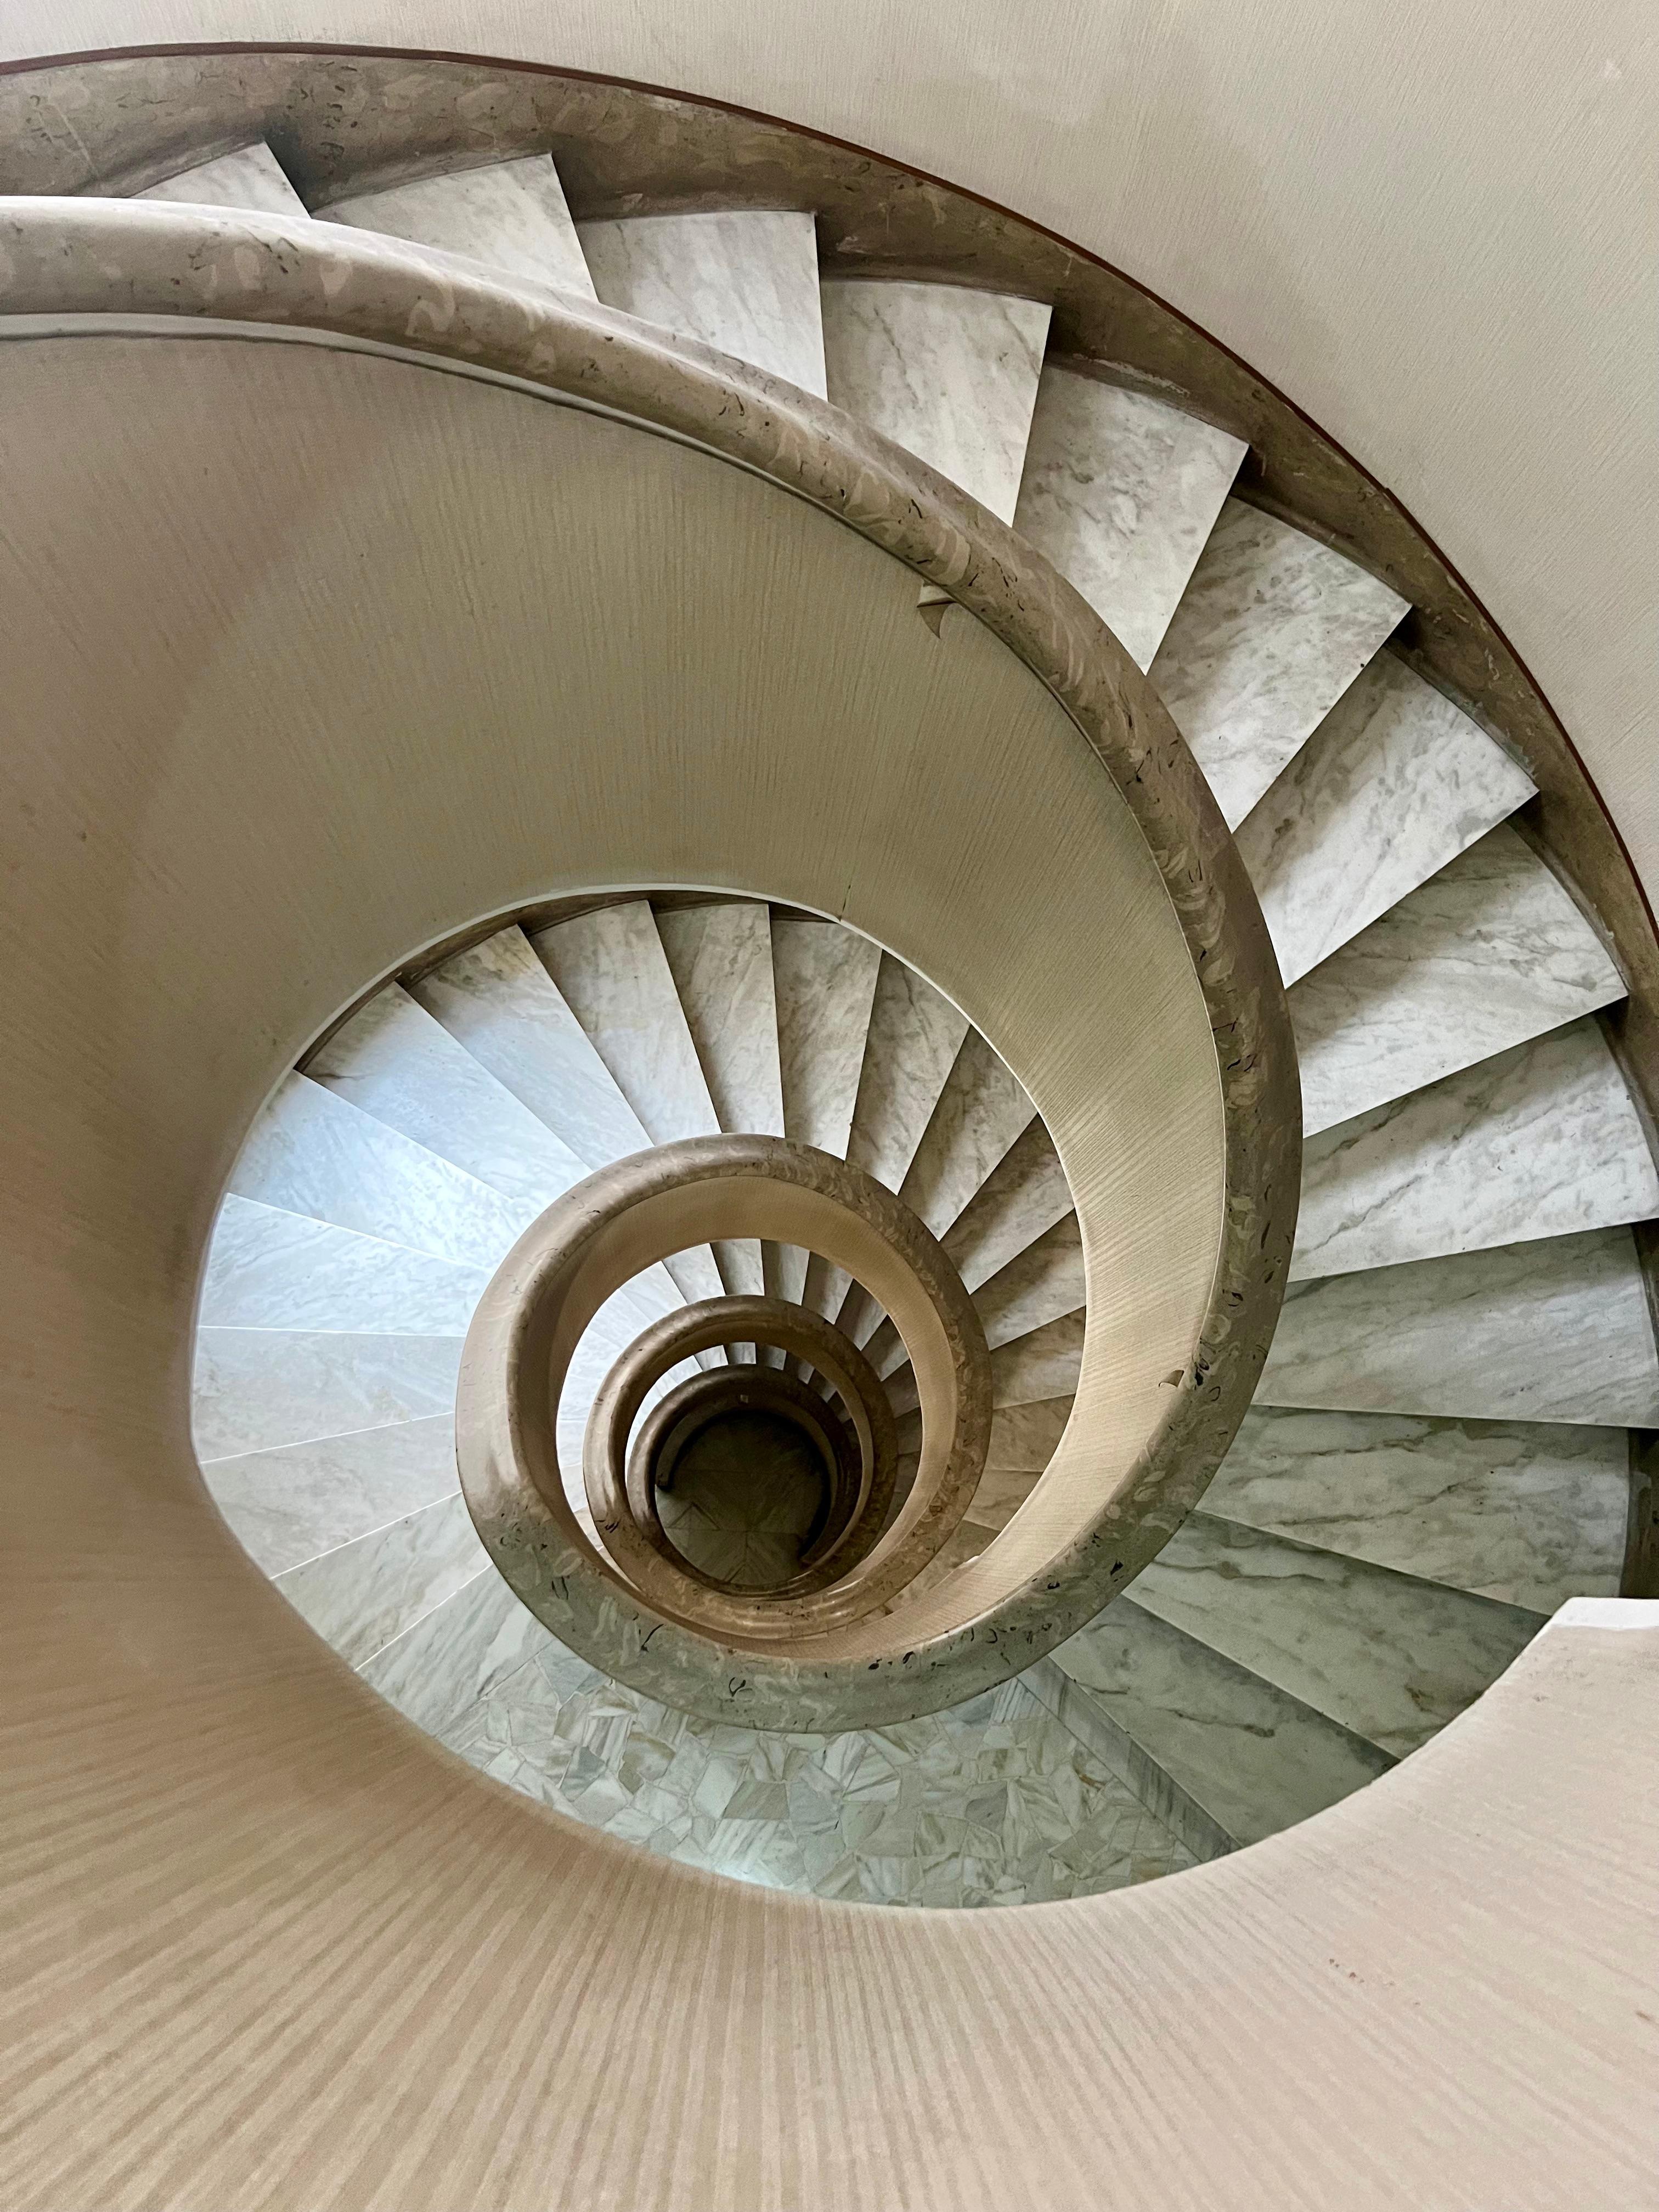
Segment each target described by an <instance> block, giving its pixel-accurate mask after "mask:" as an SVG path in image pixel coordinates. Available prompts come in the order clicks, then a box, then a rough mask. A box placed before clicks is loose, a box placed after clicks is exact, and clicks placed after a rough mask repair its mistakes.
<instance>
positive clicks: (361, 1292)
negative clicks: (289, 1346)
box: [197, 1193, 489, 1336]
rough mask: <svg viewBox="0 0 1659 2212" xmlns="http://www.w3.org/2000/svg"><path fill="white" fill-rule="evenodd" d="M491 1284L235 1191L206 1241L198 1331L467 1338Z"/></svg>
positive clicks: (479, 1271) (467, 1270)
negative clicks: (200, 1328) (318, 1331)
mask: <svg viewBox="0 0 1659 2212" xmlns="http://www.w3.org/2000/svg"><path fill="white" fill-rule="evenodd" d="M488 1284H489V1274H488V1273H486V1271H485V1270H484V1269H483V1268H482V1267H457V1266H456V1264H455V1263H454V1261H451V1260H439V1259H435V1257H434V1256H433V1255H432V1254H431V1253H429V1252H411V1251H410V1249H409V1248H408V1246H407V1245H404V1244H389V1243H386V1242H385V1241H384V1240H383V1239H381V1238H380V1237H364V1236H362V1235H360V1234H359V1233H358V1231H356V1230H355V1229H337V1228H335V1227H334V1226H333V1225H332V1224H331V1223H329V1222H326V1221H315V1220H313V1218H311V1216H310V1215H308V1214H303V1213H289V1212H285V1211H284V1210H283V1208H281V1207H278V1206H262V1205H260V1204H259V1203H258V1200H254V1199H247V1198H238V1197H236V1196H235V1195H234V1193H233V1194H232V1195H231V1196H229V1197H228V1198H227V1199H226V1200H225V1201H224V1204H223V1205H222V1206H221V1207H220V1209H219V1218H218V1219H217V1221H216V1223H215V1224H214V1227H213V1239H212V1242H211V1243H210V1245H209V1247H208V1260H207V1269H206V1273H205V1275H204V1280H203V1285H202V1303H201V1310H200V1312H199V1313H198V1315H197V1319H198V1320H199V1321H200V1322H201V1323H202V1325H203V1326H204V1328H215V1327H217V1328H282V1329H313V1330H315V1329H339V1330H344V1331H346V1332H348V1333H356V1334H374V1333H380V1334H391V1335H402V1336H465V1334H466V1330H467V1326H468V1324H469V1322H471V1319H472V1315H473V1310H474V1309H475V1308H476V1306H477V1303H478V1300H479V1299H480V1298H481V1297H483V1293H484V1291H485V1288H486V1286H487V1285H488Z"/></svg>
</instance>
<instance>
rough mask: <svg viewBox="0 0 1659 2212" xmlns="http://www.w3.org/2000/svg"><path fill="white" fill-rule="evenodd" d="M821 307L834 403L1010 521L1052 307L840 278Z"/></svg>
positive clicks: (942, 288)
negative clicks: (906, 448) (906, 449)
mask: <svg viewBox="0 0 1659 2212" xmlns="http://www.w3.org/2000/svg"><path fill="white" fill-rule="evenodd" d="M1048 314H1049V310H1048V308H1047V307H1043V306H1042V305H1041V304H1039V302H1037V301H1035V300H1015V299H1009V298H1006V297H1004V296H1002V295H1000V294H998V293H994V292H975V291H969V290H967V289H964V288H963V286H961V285H957V284H921V283H908V282H904V283H881V282H879V281H877V282H872V281H870V280H868V279H865V278H854V279H847V278H837V279H836V280H835V281H834V282H833V283H826V284H825V285H824V286H823V354H824V362H825V365H826V368H827V369H828V372H829V398H831V399H832V400H833V401H834V402H835V404H836V406H837V407H841V408H844V409H845V410H846V411H847V413H848V414H849V415H856V416H859V417H860V420H861V421H863V422H868V423H870V424H871V425H872V428H875V429H878V430H879V431H881V432H882V433H883V435H884V436H886V437H889V438H891V439H892V440H893V441H895V442H896V444H898V445H901V446H903V447H908V450H909V451H910V452H911V453H915V455H916V456H917V458H918V459H921V460H924V461H926V462H927V465H928V466H929V467H930V468H935V469H937V470H938V471H939V474H940V475H941V476H946V477H950V478H951V482H952V483H958V484H960V485H961V486H962V488H963V490H964V491H967V492H971V493H972V495H973V496H974V497H975V499H976V500H978V501H979V502H980V504H981V507H989V508H990V510H991V512H992V513H993V514H998V515H1000V516H1001V518H1002V520H1004V521H1005V522H1012V520H1013V519H1014V509H1015V507H1016V506H1017V504H1018V500H1019V478H1020V471H1021V469H1022V468H1023V466H1024V459H1025V441H1026V439H1027V437H1028V435H1030V428H1031V411H1032V409H1033V407H1034V406H1035V404H1036V391H1037V378H1038V376H1039V374H1041V371H1042V349H1043V346H1044V344H1045V343H1046V342H1047V340H1048Z"/></svg>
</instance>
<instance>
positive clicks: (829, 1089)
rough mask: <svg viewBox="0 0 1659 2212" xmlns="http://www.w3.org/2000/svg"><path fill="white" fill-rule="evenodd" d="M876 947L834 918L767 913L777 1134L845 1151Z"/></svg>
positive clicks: (873, 989) (838, 1153)
mask: <svg viewBox="0 0 1659 2212" xmlns="http://www.w3.org/2000/svg"><path fill="white" fill-rule="evenodd" d="M881 961H882V955H881V947H880V946H879V945H874V944H872V942H871V940H870V939H868V938H867V937H860V935H859V933H858V932H857V931H856V930H853V929H844V928H843V927H842V925H841V924H840V923H839V922H836V921H812V920H811V919H810V918H808V917H807V916H805V915H787V914H775V915H773V917H772V980H773V993H774V1000H775V1005H776V1007H777V1017H778V1079H779V1087H780V1089H781V1093H782V1097H783V1129H784V1134H785V1135H786V1136H787V1137H793V1139H794V1140H795V1142H796V1143H797V1144H799V1145H815V1146H817V1149H818V1151H819V1152H833V1153H834V1154H835V1156H836V1158H837V1159H845V1158H846V1157H847V1140H848V1136H849V1135H850V1134H851V1133H852V1127H853V1109H854V1106H855V1105H856V1104H857V1103H858V1095H859V1077H860V1072H861V1071H862V1069H863V1066H864V1046H865V1040H866V1037H867V1036H869V1034H870V1009H871V1005H872V1001H873V1000H874V997H875V992H876V977H877V975H878V971H879V969H880V967H881Z"/></svg>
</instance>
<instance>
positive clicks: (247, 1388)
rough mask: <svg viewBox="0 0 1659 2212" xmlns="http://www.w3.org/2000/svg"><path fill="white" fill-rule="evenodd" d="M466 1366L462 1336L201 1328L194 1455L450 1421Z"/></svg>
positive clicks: (194, 1381)
mask: <svg viewBox="0 0 1659 2212" xmlns="http://www.w3.org/2000/svg"><path fill="white" fill-rule="evenodd" d="M460 1360H461V1339H460V1338H459V1337H458V1336H348V1335H345V1334H339V1333H331V1334H308V1333H307V1332H304V1331H300V1330H287V1329H272V1328H203V1329H198V1330H197V1334H196V1364H195V1368H194V1370H193V1372H192V1375H191V1424H192V1426H193V1428H194V1431H195V1437H196V1455H197V1458H198V1459H199V1460H201V1461H202V1462H203V1463H204V1465H205V1463H206V1462H208V1461H210V1460H216V1459H227V1458H229V1457H230V1456H231V1455H233V1454H236V1455H240V1454H241V1453H244V1452H252V1451H264V1450H268V1449H270V1447H271V1446H272V1445H275V1444H297V1443H306V1442H307V1441H308V1440H309V1439H310V1438H312V1437H336V1436H343V1435H344V1434H346V1432H347V1431H349V1430H353V1429H373V1428H380V1427H383V1426H385V1425H386V1424H387V1423H389V1422H392V1421H415V1420H419V1419H422V1417H423V1416H424V1415H426V1414H428V1413H446V1414H447V1413H449V1412H450V1411H451V1410H452V1408H453V1406H454V1403H455V1376H456V1373H457V1370H459V1366H460Z"/></svg>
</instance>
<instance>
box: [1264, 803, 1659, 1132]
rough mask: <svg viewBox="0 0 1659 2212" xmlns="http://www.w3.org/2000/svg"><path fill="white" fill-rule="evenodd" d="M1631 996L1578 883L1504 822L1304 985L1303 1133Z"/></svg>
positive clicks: (1299, 1024)
mask: <svg viewBox="0 0 1659 2212" xmlns="http://www.w3.org/2000/svg"><path fill="white" fill-rule="evenodd" d="M1624 995H1625V984H1624V979H1623V977H1622V976H1621V975H1620V973H1619V970H1618V969H1617V968H1616V967H1615V966H1614V965H1613V960H1612V958H1611V957H1610V956H1609V955H1608V953H1607V951H1606V949H1605V947H1604V946H1603V945H1602V943H1601V939H1600V938H1599V937H1598V936H1597V935H1596V933H1595V930H1594V929H1593V928H1592V927H1590V925H1589V922H1588V921H1586V920H1585V919H1584V917H1583V915H1582V914H1581V913H1580V912H1579V910H1578V908H1577V906H1576V905H1575V904H1574V902H1573V901H1572V898H1571V896H1570V895H1569V893H1568V892H1567V890H1565V887H1564V886H1563V885H1562V884H1560V883H1559V882H1558V880H1557V879H1556V878H1555V877H1554V876H1553V874H1552V873H1551V872H1550V870H1549V868H1548V867H1547V866H1546V865H1545V863H1544V862H1543V861H1542V860H1540V859H1539V858H1538V856H1537V854H1535V853H1534V852H1533V851H1532V849H1531V848H1530V847H1528V845H1527V844H1525V843H1524V842H1522V839H1521V838H1520V837H1518V836H1516V833H1515V831H1514V830H1513V829H1510V828H1508V827H1507V826H1506V825H1504V824H1502V823H1500V824H1499V826H1498V828H1497V829H1490V830H1488V831H1487V833H1486V836H1484V837H1482V838H1481V839H1480V841H1479V842H1477V843H1475V844H1474V845H1471V846H1470V847H1469V848H1468V851H1467V852H1463V853H1460V854H1459V855H1458V856H1457V858H1456V859H1455V860H1452V861H1449V863H1448V864H1447V866H1445V867H1443V869H1442V870H1441V871H1440V872H1439V874H1438V875H1437V876H1432V877H1431V878H1430V879H1429V881H1428V882H1427V883H1425V884H1420V885H1419V887H1418V889H1417V890H1414V891H1412V892H1410V893H1409V894H1408V895H1407V896H1406V897H1405V898H1403V899H1401V902H1400V903H1399V905H1398V906H1395V907H1391V908H1389V912H1388V913H1387V914H1385V915H1382V916H1380V917H1379V919H1378V920H1377V921H1374V922H1372V923H1371V925H1370V927H1369V928H1368V929H1364V930H1362V931H1361V932H1360V933H1359V934H1358V937H1355V938H1352V939H1350V940H1349V942H1348V943H1347V944H1346V945H1343V946H1342V948H1341V949H1340V951H1337V952H1334V953H1333V954H1332V955H1331V957H1330V958H1329V959H1328V960H1325V961H1322V962H1321V963H1320V965H1319V966H1318V967H1317V968H1316V969H1313V970H1312V971H1311V973H1310V974H1309V975H1304V977H1303V978H1302V981H1300V982H1299V983H1297V984H1296V985H1295V986H1294V987H1292V989H1291V993H1290V1007H1291V1021H1292V1023H1293V1024H1294V1025H1295V1029H1296V1045H1297V1060H1298V1061H1299V1062H1300V1065H1301V1069H1302V1116H1303V1129H1304V1133H1305V1134H1307V1135H1310V1136H1311V1135H1313V1134H1315V1133H1316V1132H1317V1131H1319V1130H1321V1129H1328V1128H1331V1127H1334V1125H1335V1124H1336V1123H1337V1122H1338V1121H1347V1120H1349V1119H1350V1117H1351V1116H1352V1115H1356V1114H1360V1113H1364V1111H1365V1109H1367V1108H1369V1107H1371V1106H1380V1105H1383V1104H1386V1103H1387V1102H1388V1101H1389V1099H1391V1098H1401V1097H1404V1096H1405V1095H1406V1093H1407V1091H1416V1090H1419V1089H1420V1088H1421V1087H1422V1085H1425V1084H1427V1083H1432V1082H1434V1081H1436V1080H1437V1079H1438V1078H1439V1077H1441V1076H1443V1075H1449V1074H1451V1073H1455V1071H1456V1070H1457V1069H1458V1068H1461V1067H1469V1066H1473V1065H1474V1062H1475V1061H1477V1060H1486V1059H1488V1058H1490V1057H1491V1055H1492V1054H1494V1053H1499V1052H1503V1051H1504V1050H1506V1049H1507V1048H1509V1047H1510V1046H1511V1045H1517V1044H1522V1043H1524V1042H1526V1040H1527V1039H1528V1037H1534V1036H1541V1035H1542V1034H1543V1032H1544V1031H1545V1030H1552V1029H1554V1028H1556V1027H1558V1026H1559V1024H1561V1023H1563V1022H1568V1021H1571V1019H1572V1018H1573V1017H1574V1016H1575V1015H1577V1014H1586V1013H1589V1012H1592V1011H1593V1010H1594V1009H1595V1007H1597V1006H1608V1005H1611V1004H1612V1002H1613V1000H1616V999H1622V998H1623V997H1624Z"/></svg>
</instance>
